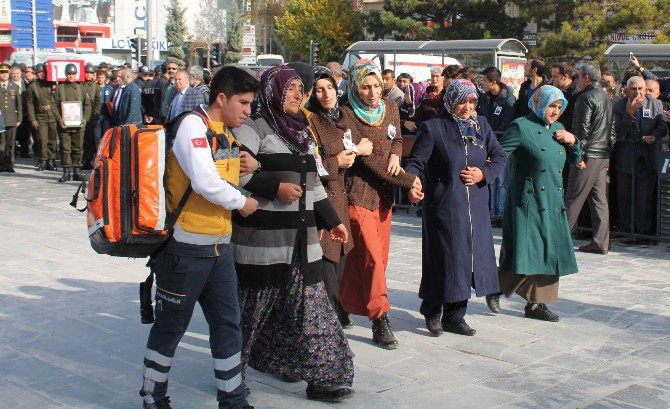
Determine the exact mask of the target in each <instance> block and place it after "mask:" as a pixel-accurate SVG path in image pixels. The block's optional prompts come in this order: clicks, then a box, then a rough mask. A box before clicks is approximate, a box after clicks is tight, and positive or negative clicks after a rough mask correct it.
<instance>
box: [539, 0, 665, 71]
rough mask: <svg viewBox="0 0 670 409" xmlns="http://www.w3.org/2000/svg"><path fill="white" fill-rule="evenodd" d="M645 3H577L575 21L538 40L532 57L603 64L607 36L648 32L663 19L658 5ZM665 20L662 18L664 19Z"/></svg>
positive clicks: (583, 0) (611, 0) (610, 0)
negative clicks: (617, 33)
mask: <svg viewBox="0 0 670 409" xmlns="http://www.w3.org/2000/svg"><path fill="white" fill-rule="evenodd" d="M660 3H662V2H658V3H652V2H649V1H648V0H605V1H601V2H599V3H593V2H590V1H586V0H580V1H579V4H578V5H577V7H575V10H574V18H572V19H570V20H569V21H563V22H562V23H561V26H560V29H559V30H558V32H556V33H550V34H547V35H545V36H541V37H540V38H539V42H540V46H539V47H537V48H536V49H535V50H534V53H535V54H537V55H541V56H543V57H546V58H548V59H549V60H558V59H561V60H573V61H575V60H578V59H581V58H584V57H590V58H592V59H593V60H594V61H596V62H599V63H602V62H604V61H605V56H604V52H605V50H606V49H607V47H608V46H609V45H610V44H611V43H609V42H608V36H609V35H610V34H612V33H616V32H619V31H620V30H623V31H625V32H627V33H628V34H635V33H640V32H645V31H648V30H649V29H651V28H654V26H655V25H657V24H659V22H660V21H661V17H662V16H664V15H663V14H661V13H660V10H659V9H658V6H659V4H660ZM663 20H665V18H663Z"/></svg>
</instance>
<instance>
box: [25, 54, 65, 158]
mask: <svg viewBox="0 0 670 409" xmlns="http://www.w3.org/2000/svg"><path fill="white" fill-rule="evenodd" d="M35 74H36V75H37V79H36V80H35V81H33V82H32V83H31V84H30V86H29V87H28V98H27V103H26V110H27V111H28V120H29V121H30V125H31V126H32V127H33V129H34V130H35V131H36V132H37V135H38V141H39V143H38V145H39V147H40V151H39V164H38V165H37V170H38V171H43V170H45V169H46V170H56V144H57V142H58V130H57V127H56V114H55V112H54V110H55V109H56V107H55V106H54V101H53V84H52V83H51V81H47V78H46V75H47V72H46V67H45V66H44V64H37V65H35Z"/></svg>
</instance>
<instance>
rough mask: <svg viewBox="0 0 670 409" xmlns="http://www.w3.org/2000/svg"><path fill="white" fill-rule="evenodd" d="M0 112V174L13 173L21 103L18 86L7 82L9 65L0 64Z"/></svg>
mask: <svg viewBox="0 0 670 409" xmlns="http://www.w3.org/2000/svg"><path fill="white" fill-rule="evenodd" d="M0 111H2V117H3V118H4V121H5V132H4V133H0V172H2V171H5V172H11V173H14V172H15V171H14V146H15V145H16V128H17V127H18V126H19V125H21V120H22V119H23V103H22V102H21V92H20V91H19V87H18V85H16V84H14V83H13V82H10V81H9V64H5V63H2V64H0Z"/></svg>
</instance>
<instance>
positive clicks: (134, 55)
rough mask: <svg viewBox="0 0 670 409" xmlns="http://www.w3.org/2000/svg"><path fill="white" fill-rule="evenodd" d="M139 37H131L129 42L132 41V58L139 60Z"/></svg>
mask: <svg viewBox="0 0 670 409" xmlns="http://www.w3.org/2000/svg"><path fill="white" fill-rule="evenodd" d="M138 40H139V37H135V38H131V39H130V40H129V41H128V42H129V43H130V59H131V60H134V61H139V59H140V54H139V50H140V47H139V45H140V44H139V41H138Z"/></svg>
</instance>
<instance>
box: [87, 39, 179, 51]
mask: <svg viewBox="0 0 670 409" xmlns="http://www.w3.org/2000/svg"><path fill="white" fill-rule="evenodd" d="M96 42H97V45H98V49H100V50H130V39H129V38H97V39H96ZM151 45H152V47H151V49H153V50H154V51H160V52H167V50H168V47H169V46H170V43H168V42H167V41H161V40H154V41H152V42H151Z"/></svg>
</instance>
